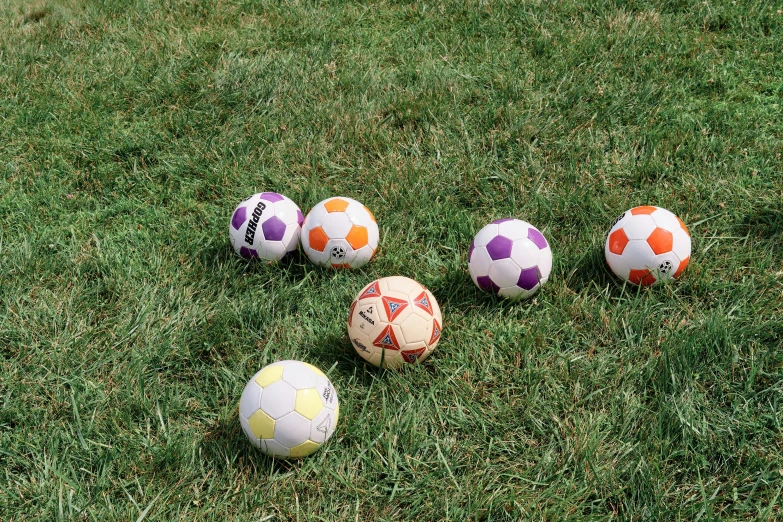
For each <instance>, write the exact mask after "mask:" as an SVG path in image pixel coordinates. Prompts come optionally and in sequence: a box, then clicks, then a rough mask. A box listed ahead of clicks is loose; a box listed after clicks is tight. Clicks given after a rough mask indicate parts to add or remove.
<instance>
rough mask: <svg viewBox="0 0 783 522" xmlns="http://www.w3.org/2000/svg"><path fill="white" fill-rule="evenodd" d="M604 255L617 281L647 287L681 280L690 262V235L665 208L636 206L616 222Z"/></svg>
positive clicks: (607, 240) (608, 237)
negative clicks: (662, 282)
mask: <svg viewBox="0 0 783 522" xmlns="http://www.w3.org/2000/svg"><path fill="white" fill-rule="evenodd" d="M604 253H605V254H606V262H607V263H608V264H609V268H611V269H612V272H614V273H615V275H617V276H618V277H619V278H621V279H624V280H625V281H628V282H629V283H633V284H635V285H643V286H649V285H652V284H654V283H657V282H658V281H666V280H668V279H671V278H677V277H680V275H681V274H682V272H683V270H685V267H687V266H688V262H689V261H690V259H691V236H690V233H689V232H688V227H686V226H685V223H683V222H682V220H681V219H680V218H678V217H677V216H676V215H674V214H672V213H671V212H669V211H668V210H666V209H665V208H660V207H653V206H641V207H635V208H632V209H631V210H629V211H627V212H626V213H624V214H623V215H622V216H620V217H619V218H618V219H617V221H615V223H614V225H613V226H612V229H611V230H610V231H609V235H608V236H607V238H606V246H605V248H604Z"/></svg>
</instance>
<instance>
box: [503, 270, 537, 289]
mask: <svg viewBox="0 0 783 522" xmlns="http://www.w3.org/2000/svg"><path fill="white" fill-rule="evenodd" d="M539 283H541V272H540V271H539V270H538V267H537V266H534V267H531V268H523V269H522V271H521V272H520V273H519V279H517V284H516V286H518V287H519V288H521V289H523V290H533V289H534V288H536V286H538V285H539ZM498 293H500V292H498Z"/></svg>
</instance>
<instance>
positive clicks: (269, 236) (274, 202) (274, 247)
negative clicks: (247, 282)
mask: <svg viewBox="0 0 783 522" xmlns="http://www.w3.org/2000/svg"><path fill="white" fill-rule="evenodd" d="M302 221H304V216H302V211H301V210H299V207H297V206H296V203H294V202H293V201H291V200H290V199H288V198H287V197H285V196H283V195H282V194H278V193H276V192H261V193H260V194H253V195H252V196H250V197H249V198H247V199H246V200H244V201H243V202H242V203H240V204H239V206H238V207H237V208H236V210H234V214H233V215H232V216H231V222H230V223H229V225H228V234H229V237H230V238H231V246H233V247H234V250H235V251H236V253H237V254H239V255H240V256H242V257H245V258H251V257H260V258H261V259H267V260H269V261H279V260H281V259H283V257H284V256H285V255H286V254H291V253H293V252H294V251H295V250H296V249H297V247H298V246H299V233H300V232H301V229H302Z"/></svg>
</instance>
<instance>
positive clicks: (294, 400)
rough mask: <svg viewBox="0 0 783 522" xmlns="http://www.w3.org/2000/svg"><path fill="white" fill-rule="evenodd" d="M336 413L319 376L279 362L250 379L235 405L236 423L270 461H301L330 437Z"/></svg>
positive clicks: (330, 390)
mask: <svg viewBox="0 0 783 522" xmlns="http://www.w3.org/2000/svg"><path fill="white" fill-rule="evenodd" d="M339 413H340V407H339V405H338V402H337V391H336V390H335V389H334V386H332V383H331V382H330V381H329V379H328V378H327V377H326V375H324V373H323V372H322V371H321V370H319V369H318V368H316V367H315V366H313V365H311V364H308V363H305V362H301V361H281V362H276V363H273V364H270V365H269V366H266V367H264V368H263V369H262V370H261V371H259V372H258V373H256V374H255V375H254V376H253V378H252V379H250V382H248V383H247V386H245V389H244V391H243V392H242V398H241V399H239V422H240V423H241V424H242V430H243V431H244V432H245V435H247V437H248V438H249V439H250V442H252V443H253V445H254V446H256V447H257V448H260V449H261V451H262V452H264V453H266V454H267V455H270V456H272V457H294V458H296V457H305V456H307V455H309V454H311V453H313V452H314V451H315V450H317V449H318V448H319V447H320V446H321V445H322V444H323V443H324V442H326V441H327V440H328V439H329V437H331V436H332V433H333V432H334V427H335V425H336V424H337V419H338V416H339Z"/></svg>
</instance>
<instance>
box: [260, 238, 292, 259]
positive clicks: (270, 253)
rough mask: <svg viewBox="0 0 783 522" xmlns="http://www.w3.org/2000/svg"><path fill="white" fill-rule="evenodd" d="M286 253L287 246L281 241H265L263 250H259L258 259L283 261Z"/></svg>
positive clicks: (262, 244)
mask: <svg viewBox="0 0 783 522" xmlns="http://www.w3.org/2000/svg"><path fill="white" fill-rule="evenodd" d="M285 253H286V249H285V245H283V243H282V242H280V241H264V242H263V243H261V248H259V249H258V257H260V258H261V259H267V260H270V261H277V260H280V259H283V256H285Z"/></svg>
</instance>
